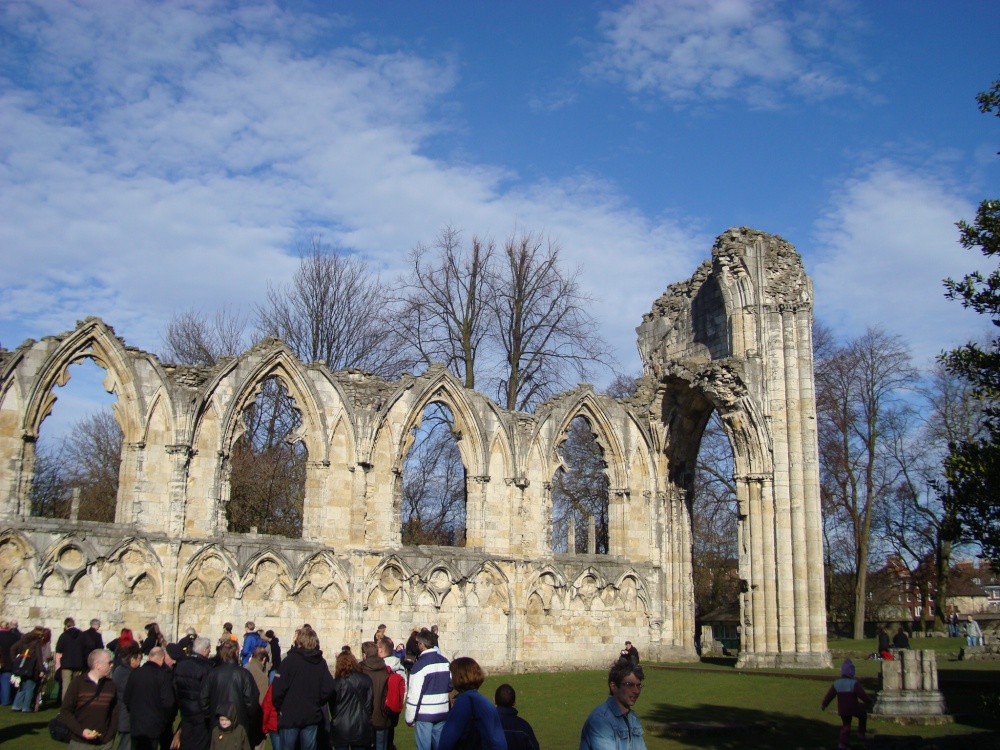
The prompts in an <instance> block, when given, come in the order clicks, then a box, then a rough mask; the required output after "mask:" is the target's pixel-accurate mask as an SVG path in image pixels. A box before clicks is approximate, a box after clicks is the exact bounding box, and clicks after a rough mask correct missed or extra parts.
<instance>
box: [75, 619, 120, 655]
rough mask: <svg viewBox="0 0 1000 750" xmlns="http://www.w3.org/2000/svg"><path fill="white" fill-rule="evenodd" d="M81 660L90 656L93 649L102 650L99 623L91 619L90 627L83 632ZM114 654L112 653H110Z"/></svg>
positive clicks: (102, 639) (102, 643) (102, 642)
mask: <svg viewBox="0 0 1000 750" xmlns="http://www.w3.org/2000/svg"><path fill="white" fill-rule="evenodd" d="M82 637H83V658H84V659H86V658H87V657H88V656H90V652H91V651H94V650H95V649H99V648H104V636H103V635H101V621H100V620H98V619H96V618H95V619H93V620H91V621H90V627H89V628H87V629H86V630H84V631H83V636H82ZM111 653H114V651H111Z"/></svg>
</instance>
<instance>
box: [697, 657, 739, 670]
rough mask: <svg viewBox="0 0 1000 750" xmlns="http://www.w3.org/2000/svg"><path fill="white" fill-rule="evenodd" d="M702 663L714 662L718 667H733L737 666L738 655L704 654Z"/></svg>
mask: <svg viewBox="0 0 1000 750" xmlns="http://www.w3.org/2000/svg"><path fill="white" fill-rule="evenodd" d="M701 663H702V664H714V665H715V666H717V667H732V668H733V669H735V668H736V657H735V656H703V657H701Z"/></svg>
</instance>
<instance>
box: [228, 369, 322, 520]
mask: <svg viewBox="0 0 1000 750" xmlns="http://www.w3.org/2000/svg"><path fill="white" fill-rule="evenodd" d="M242 419H243V426H244V430H243V433H242V434H241V435H240V436H239V437H238V438H237V440H236V442H235V444H234V445H233V448H232V450H231V452H230V457H229V461H230V479H229V503H228V505H227V506H226V517H227V520H228V523H229V530H230V531H234V532H239V533H246V532H249V531H251V530H252V529H256V530H257V531H258V532H259V533H261V534H279V535H282V536H289V537H300V536H302V513H303V507H304V501H305V479H306V461H307V459H308V456H307V454H306V450H305V446H304V445H303V444H302V443H301V442H300V441H299V440H298V435H297V433H298V429H299V426H300V424H301V417H300V415H299V412H298V410H297V409H296V407H295V402H294V401H293V400H292V399H291V398H290V397H289V395H288V392H287V390H286V389H285V387H284V385H283V384H282V383H281V381H280V380H279V379H278V378H276V377H271V378H267V379H266V380H265V381H264V383H263V385H262V387H261V393H260V394H259V395H258V396H257V398H256V399H255V400H254V402H253V403H251V404H250V405H249V406H248V407H247V408H246V409H245V410H244V412H243V415H242Z"/></svg>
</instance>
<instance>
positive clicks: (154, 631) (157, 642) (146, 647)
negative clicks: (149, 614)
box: [142, 622, 167, 656]
mask: <svg viewBox="0 0 1000 750" xmlns="http://www.w3.org/2000/svg"><path fill="white" fill-rule="evenodd" d="M157 646H159V647H160V648H166V646H167V639H166V638H164V637H163V633H161V632H160V626H159V625H158V624H157V623H155V622H151V623H149V625H147V626H146V637H145V638H144V639H143V641H142V653H143V655H144V656H149V652H150V651H152V650H153V649H154V648H156V647H157Z"/></svg>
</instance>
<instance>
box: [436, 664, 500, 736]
mask: <svg viewBox="0 0 1000 750" xmlns="http://www.w3.org/2000/svg"><path fill="white" fill-rule="evenodd" d="M450 669H451V684H452V686H453V687H454V688H455V690H457V691H458V695H457V696H455V702H454V703H453V704H452V707H451V711H450V712H449V713H448V719H447V721H445V723H444V729H443V730H442V731H441V738H440V739H439V740H438V746H437V750H458V749H460V748H464V747H482V748H484V749H485V750H507V738H506V736H505V735H504V733H503V726H502V725H501V724H500V714H498V713H497V709H496V706H494V705H493V702H492V701H491V700H490V699H489V698H487V697H486V696H484V695H481V694H480V693H479V688H480V686H481V685H482V684H483V681H484V680H485V679H486V674H485V673H484V672H483V669H482V667H480V666H479V663H478V662H477V661H476V660H475V659H472V658H470V657H468V656H460V657H459V658H457V659H455V661H453V662H452V663H451V666H450ZM477 743H478V744H477Z"/></svg>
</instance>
